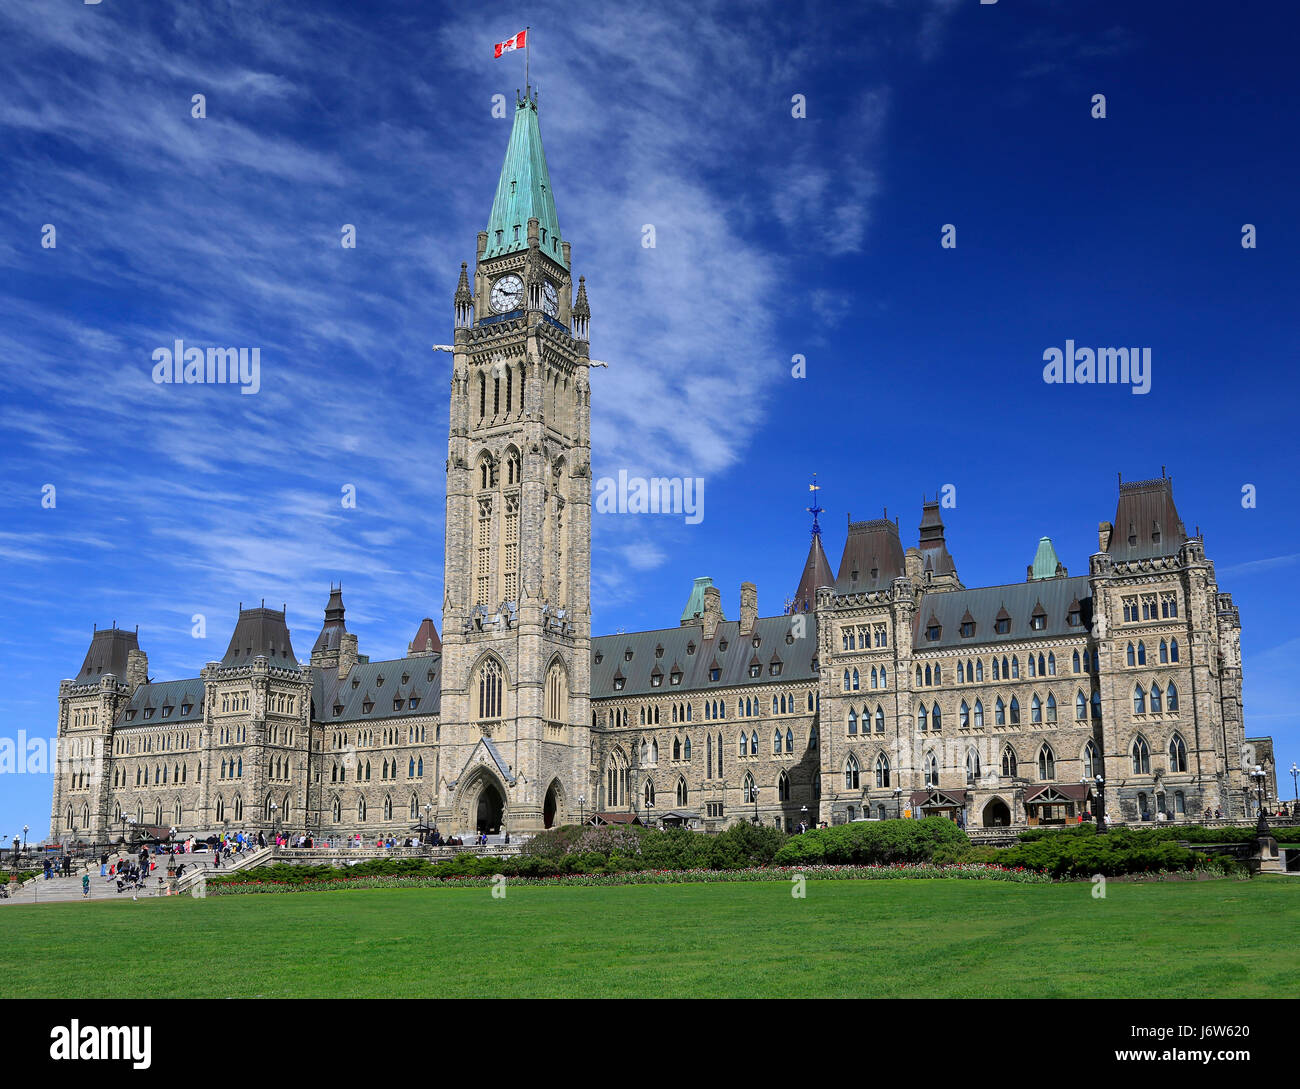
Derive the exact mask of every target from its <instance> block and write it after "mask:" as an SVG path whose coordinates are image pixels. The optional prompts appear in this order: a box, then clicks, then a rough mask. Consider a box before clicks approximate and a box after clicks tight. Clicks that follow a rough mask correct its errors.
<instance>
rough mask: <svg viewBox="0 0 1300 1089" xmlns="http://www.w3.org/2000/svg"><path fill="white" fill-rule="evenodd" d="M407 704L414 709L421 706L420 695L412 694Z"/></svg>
mask: <svg viewBox="0 0 1300 1089" xmlns="http://www.w3.org/2000/svg"><path fill="white" fill-rule="evenodd" d="M406 706H407V707H409V708H410V709H411V710H412V711H414V710H415V709H416V708H417V707H419V706H420V697H419V696H412V697H411V698H410V699H409V700H407V701H406Z"/></svg>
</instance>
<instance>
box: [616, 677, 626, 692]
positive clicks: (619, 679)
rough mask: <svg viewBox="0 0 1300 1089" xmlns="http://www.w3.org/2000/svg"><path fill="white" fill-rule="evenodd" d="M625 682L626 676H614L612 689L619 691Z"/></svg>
mask: <svg viewBox="0 0 1300 1089" xmlns="http://www.w3.org/2000/svg"><path fill="white" fill-rule="evenodd" d="M626 683H627V678H626V677H615V678H614V691H615V692H621V691H622V690H623V685H625V684H626Z"/></svg>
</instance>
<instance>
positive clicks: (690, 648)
mask: <svg viewBox="0 0 1300 1089" xmlns="http://www.w3.org/2000/svg"><path fill="white" fill-rule="evenodd" d="M686 653H687V654H694V653H695V641H694V640H691V641H690V642H689V643H687V644H686Z"/></svg>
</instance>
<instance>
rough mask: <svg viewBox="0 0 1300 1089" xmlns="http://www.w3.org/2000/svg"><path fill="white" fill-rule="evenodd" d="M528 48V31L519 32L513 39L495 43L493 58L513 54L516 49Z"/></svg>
mask: <svg viewBox="0 0 1300 1089" xmlns="http://www.w3.org/2000/svg"><path fill="white" fill-rule="evenodd" d="M527 47H528V31H526V30H521V31H520V32H519V33H518V34H516V35H515V36H514V37H513V38H507V39H506V40H505V41H504V42H497V44H496V53H495V54H494V55H495V56H498V57H499V56H501V55H502V54H504V53H513V52H514V51H515V50H516V49H526V48H527Z"/></svg>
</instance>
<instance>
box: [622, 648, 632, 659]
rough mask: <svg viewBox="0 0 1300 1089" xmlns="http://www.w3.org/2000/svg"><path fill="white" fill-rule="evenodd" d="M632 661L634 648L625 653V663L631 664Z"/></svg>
mask: <svg viewBox="0 0 1300 1089" xmlns="http://www.w3.org/2000/svg"><path fill="white" fill-rule="evenodd" d="M631 660H632V648H631V647H628V648H627V650H625V651H623V661H625V662H630V661H631Z"/></svg>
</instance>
